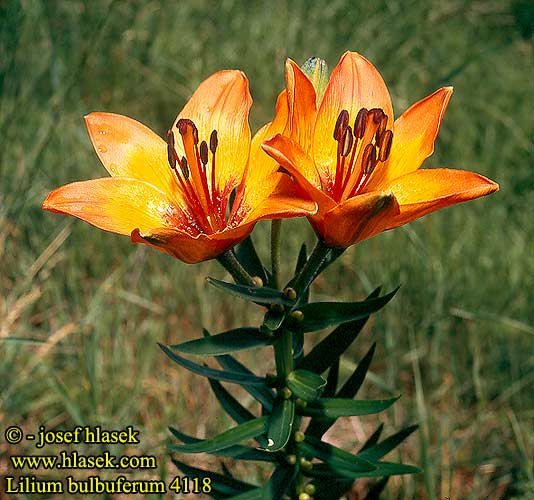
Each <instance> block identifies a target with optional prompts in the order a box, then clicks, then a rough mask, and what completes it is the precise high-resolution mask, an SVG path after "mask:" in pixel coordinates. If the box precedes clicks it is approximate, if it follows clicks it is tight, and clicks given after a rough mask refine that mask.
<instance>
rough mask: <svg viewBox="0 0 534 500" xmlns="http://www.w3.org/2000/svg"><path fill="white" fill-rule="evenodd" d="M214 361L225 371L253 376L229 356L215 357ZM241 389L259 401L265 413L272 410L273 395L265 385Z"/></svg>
mask: <svg viewBox="0 0 534 500" xmlns="http://www.w3.org/2000/svg"><path fill="white" fill-rule="evenodd" d="M215 359H216V360H217V362H218V363H219V365H221V366H222V367H223V368H224V369H225V370H230V371H233V372H236V373H240V374H242V375H248V376H255V375H254V374H253V373H252V372H251V371H250V370H249V369H248V368H247V367H246V366H244V365H243V364H242V363H240V362H239V361H237V359H235V358H234V357H233V356H230V355H229V354H226V355H223V356H216V357H215ZM243 389H245V390H246V391H247V392H248V393H249V394H250V395H251V396H252V397H253V398H254V399H256V400H257V401H259V402H260V403H261V405H262V406H263V407H264V408H265V409H266V411H268V412H270V411H271V410H272V408H273V402H274V398H275V394H274V392H273V391H272V389H271V388H269V387H267V386H266V385H263V386H262V385H244V386H243Z"/></svg>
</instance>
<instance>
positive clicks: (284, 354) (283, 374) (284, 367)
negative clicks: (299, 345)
mask: <svg viewBox="0 0 534 500" xmlns="http://www.w3.org/2000/svg"><path fill="white" fill-rule="evenodd" d="M273 347H274V357H275V361H276V376H277V377H278V381H279V382H281V383H282V385H285V380H286V378H287V376H288V375H289V374H290V373H291V372H292V371H293V332H291V330H286V329H283V330H282V332H281V333H280V337H278V338H277V339H276V341H275V342H274V344H273Z"/></svg>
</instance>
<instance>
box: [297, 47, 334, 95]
mask: <svg viewBox="0 0 534 500" xmlns="http://www.w3.org/2000/svg"><path fill="white" fill-rule="evenodd" d="M301 69H302V71H303V72H304V74H305V75H306V76H307V77H308V78H309V79H310V81H311V82H312V84H313V88H314V89H315V94H316V95H317V105H319V103H320V102H321V99H322V98H323V94H324V91H325V90H326V85H327V84H328V78H329V75H328V65H327V64H326V61H325V60H324V59H321V58H319V57H310V58H309V59H308V60H307V61H306V62H305V63H304V64H303V65H302V66H301Z"/></svg>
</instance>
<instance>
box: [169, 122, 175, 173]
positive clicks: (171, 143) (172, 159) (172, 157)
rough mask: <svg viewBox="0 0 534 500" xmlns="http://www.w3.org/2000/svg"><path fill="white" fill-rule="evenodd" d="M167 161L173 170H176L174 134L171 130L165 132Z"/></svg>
mask: <svg viewBox="0 0 534 500" xmlns="http://www.w3.org/2000/svg"><path fill="white" fill-rule="evenodd" d="M167 161H168V162H169V166H170V167H171V168H172V169H173V170H174V169H175V168H176V152H175V150H174V134H173V133H172V130H169V131H167Z"/></svg>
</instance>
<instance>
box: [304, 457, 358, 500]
mask: <svg viewBox="0 0 534 500" xmlns="http://www.w3.org/2000/svg"><path fill="white" fill-rule="evenodd" d="M318 465H320V464H318ZM332 474H335V473H334V472H332ZM336 476H337V475H336ZM330 477H331V476H330ZM330 477H321V480H320V481H316V483H315V485H316V491H315V494H314V497H315V498H321V499H323V500H339V498H340V497H342V496H343V495H344V494H345V493H347V491H349V489H350V487H351V486H352V483H353V482H354V481H353V480H352V479H347V478H346V477H343V478H338V477H337V478H336V479H331V478H330Z"/></svg>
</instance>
